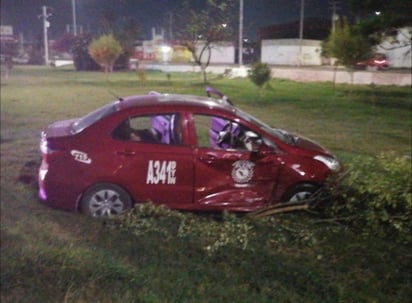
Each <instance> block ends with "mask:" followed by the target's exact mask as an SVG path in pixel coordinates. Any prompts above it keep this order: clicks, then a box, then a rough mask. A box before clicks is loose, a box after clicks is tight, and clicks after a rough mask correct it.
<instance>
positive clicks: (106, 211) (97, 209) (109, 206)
mask: <svg viewBox="0 0 412 303" xmlns="http://www.w3.org/2000/svg"><path fill="white" fill-rule="evenodd" d="M89 205H90V206H89V207H90V212H91V214H92V216H93V217H110V216H111V215H116V214H119V213H121V212H122V211H123V209H124V203H123V201H122V200H121V199H120V195H119V194H118V193H117V192H116V191H114V190H108V189H105V190H100V191H98V192H96V193H95V194H94V195H93V197H92V198H91V199H90V204H89Z"/></svg>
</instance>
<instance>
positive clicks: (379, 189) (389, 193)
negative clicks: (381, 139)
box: [333, 153, 412, 243]
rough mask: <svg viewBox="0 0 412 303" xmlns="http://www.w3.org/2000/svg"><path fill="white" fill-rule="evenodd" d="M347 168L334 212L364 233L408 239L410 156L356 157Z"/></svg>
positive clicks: (411, 208)
mask: <svg viewBox="0 0 412 303" xmlns="http://www.w3.org/2000/svg"><path fill="white" fill-rule="evenodd" d="M347 169H348V174H347V176H346V178H345V179H344V180H343V181H342V184H341V185H340V189H339V190H340V191H342V193H343V194H342V195H341V196H342V198H343V202H344V203H343V204H341V205H339V206H336V207H334V209H333V212H334V215H335V216H336V217H337V218H343V219H344V221H346V222H348V223H351V224H352V225H353V226H354V227H356V228H360V229H361V230H362V231H363V232H364V233H365V234H367V235H377V236H381V237H390V238H392V239H394V240H397V241H401V242H404V243H411V242H412V241H411V240H412V237H411V227H412V220H411V219H412V198H411V194H412V188H411V181H412V180H411V158H410V157H399V156H396V155H395V154H394V153H385V154H381V155H379V156H377V157H368V158H365V157H362V158H356V159H355V160H354V161H353V162H352V163H350V164H349V165H348V167H347Z"/></svg>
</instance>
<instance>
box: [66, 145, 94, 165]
mask: <svg viewBox="0 0 412 303" xmlns="http://www.w3.org/2000/svg"><path fill="white" fill-rule="evenodd" d="M70 154H71V155H72V156H73V158H74V160H76V161H78V162H81V163H85V164H91V163H92V159H90V158H89V156H88V155H87V153H85V152H82V151H79V150H75V149H73V150H71V151H70Z"/></svg>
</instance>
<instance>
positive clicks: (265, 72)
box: [249, 61, 271, 91]
mask: <svg viewBox="0 0 412 303" xmlns="http://www.w3.org/2000/svg"><path fill="white" fill-rule="evenodd" d="M270 74H271V70H270V68H269V66H268V65H267V64H265V63H262V62H259V61H258V62H256V63H254V64H253V65H252V68H251V69H250V71H249V78H250V80H252V82H253V83H254V84H255V85H256V86H257V87H258V88H259V90H260V91H261V90H262V87H263V85H264V84H265V83H266V82H268V81H269V80H270Z"/></svg>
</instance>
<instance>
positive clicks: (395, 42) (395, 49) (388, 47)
mask: <svg viewBox="0 0 412 303" xmlns="http://www.w3.org/2000/svg"><path fill="white" fill-rule="evenodd" d="M411 31H412V28H411V27H405V28H401V29H399V30H398V35H397V37H396V39H393V38H387V39H386V40H385V41H383V42H382V43H381V44H380V45H378V46H377V48H376V50H377V52H379V53H384V54H385V55H386V56H387V58H388V60H389V64H390V66H391V67H395V68H411V67H412V56H411V55H412V54H411V53H412V51H411Z"/></svg>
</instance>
